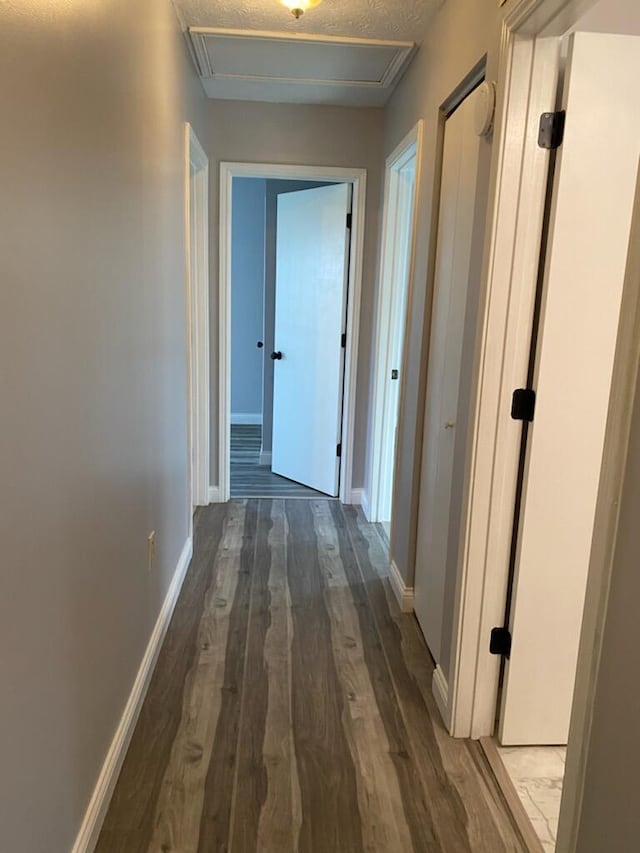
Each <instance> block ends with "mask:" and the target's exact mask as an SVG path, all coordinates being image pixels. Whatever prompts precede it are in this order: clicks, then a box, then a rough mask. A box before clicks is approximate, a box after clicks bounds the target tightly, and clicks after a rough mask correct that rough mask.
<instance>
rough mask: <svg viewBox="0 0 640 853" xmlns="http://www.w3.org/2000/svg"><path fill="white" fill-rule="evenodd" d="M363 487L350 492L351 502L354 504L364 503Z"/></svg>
mask: <svg viewBox="0 0 640 853" xmlns="http://www.w3.org/2000/svg"><path fill="white" fill-rule="evenodd" d="M363 491H364V490H363V489H351V492H350V494H349V503H350V504H351V505H352V506H360V505H361V504H362V492H363Z"/></svg>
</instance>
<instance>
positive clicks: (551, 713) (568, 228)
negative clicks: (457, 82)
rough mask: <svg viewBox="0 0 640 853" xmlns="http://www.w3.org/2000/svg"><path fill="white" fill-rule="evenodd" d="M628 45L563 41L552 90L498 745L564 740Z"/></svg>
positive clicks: (606, 340) (603, 411)
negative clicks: (543, 256) (561, 80)
mask: <svg viewBox="0 0 640 853" xmlns="http://www.w3.org/2000/svg"><path fill="white" fill-rule="evenodd" d="M638 80H640V38H631V37H626V36H613V35H599V34H591V33H577V34H575V35H574V36H572V38H571V40H570V44H569V55H568V60H567V69H566V75H565V85H564V97H563V100H564V108H565V109H566V127H565V135H564V142H563V144H562V146H561V148H560V149H559V152H558V160H557V163H556V173H555V184H554V188H553V209H552V217H551V223H550V233H549V241H548V249H547V266H546V278H545V293H544V304H543V313H542V317H541V326H540V331H541V333H540V336H539V343H538V352H537V357H536V372H535V380H534V388H535V390H536V394H537V400H536V410H535V417H534V421H533V423H532V424H531V426H530V432H529V439H528V459H527V466H526V471H525V480H524V485H523V496H522V509H521V518H520V534H519V551H518V559H517V565H516V574H515V578H514V587H513V604H512V608H511V620H510V625H511V632H512V651H511V657H510V660H508V661H507V662H506V668H505V681H504V685H503V693H502V697H503V701H502V709H501V714H500V730H499V735H500V739H501V741H502V743H504V744H564V743H566V742H567V737H568V731H569V719H570V714H571V701H572V695H573V688H574V681H575V673H576V664H577V656H578V643H579V639H580V627H581V622H582V613H583V608H584V597H585V589H586V581H587V571H588V567H589V555H590V550H591V538H592V533H593V521H594V514H595V505H596V496H597V490H598V481H599V476H600V465H601V460H602V450H603V442H604V432H605V424H606V417H607V408H608V403H609V392H610V386H611V372H612V367H613V356H614V349H615V342H616V335H617V328H618V320H619V310H620V299H621V294H622V284H623V280H624V271H625V266H626V258H627V249H628V242H629V232H630V227H631V213H632V206H633V195H634V188H635V179H636V175H637V172H638V158H639V157H640V96H639V94H638Z"/></svg>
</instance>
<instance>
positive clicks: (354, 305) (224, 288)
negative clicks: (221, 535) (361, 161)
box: [211, 162, 367, 503]
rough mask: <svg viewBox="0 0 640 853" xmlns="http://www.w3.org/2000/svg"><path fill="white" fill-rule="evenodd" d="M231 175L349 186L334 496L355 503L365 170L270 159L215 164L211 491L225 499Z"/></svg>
mask: <svg viewBox="0 0 640 853" xmlns="http://www.w3.org/2000/svg"><path fill="white" fill-rule="evenodd" d="M234 178H275V179H286V180H298V181H327V182H330V181H335V182H339V183H350V184H351V185H352V187H353V201H352V211H353V217H352V223H351V248H350V262H349V281H348V303H347V328H346V332H347V345H346V348H345V375H344V392H343V401H344V402H343V414H342V456H341V460H340V494H339V498H340V500H341V502H342V503H359V502H360V501H359V496H358V495H357V494H354V493H353V490H352V485H351V484H352V475H353V443H354V436H355V419H356V380H357V371H358V339H359V334H360V297H361V292H362V266H363V257H364V225H365V199H366V184H367V170H366V169H351V168H342V167H338V166H336V167H334V166H289V165H285V166H283V165H279V164H275V163H231V162H223V163H220V259H219V261H220V272H219V293H218V306H219V308H218V311H219V331H218V334H219V345H218V364H219V374H218V406H219V415H218V417H219V420H218V471H219V477H218V479H219V483H218V489H212V490H211V494H212V497H214V498H215V499H216V500H218V501H220V502H226V501H228V500H229V495H230V444H231V393H230V391H231V359H230V355H229V351H230V345H231V215H232V182H233V179H234Z"/></svg>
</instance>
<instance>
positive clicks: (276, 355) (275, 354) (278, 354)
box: [271, 350, 282, 361]
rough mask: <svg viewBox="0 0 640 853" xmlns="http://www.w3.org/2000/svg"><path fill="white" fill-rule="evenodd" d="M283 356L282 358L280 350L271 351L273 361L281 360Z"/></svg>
mask: <svg viewBox="0 0 640 853" xmlns="http://www.w3.org/2000/svg"><path fill="white" fill-rule="evenodd" d="M281 358H282V353H281V352H280V350H278V351H277V352H272V353H271V361H280V359H281Z"/></svg>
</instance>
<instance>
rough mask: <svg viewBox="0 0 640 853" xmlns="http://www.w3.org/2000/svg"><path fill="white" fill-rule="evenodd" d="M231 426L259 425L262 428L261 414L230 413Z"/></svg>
mask: <svg viewBox="0 0 640 853" xmlns="http://www.w3.org/2000/svg"><path fill="white" fill-rule="evenodd" d="M231 423H232V424H260V426H262V412H231Z"/></svg>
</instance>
